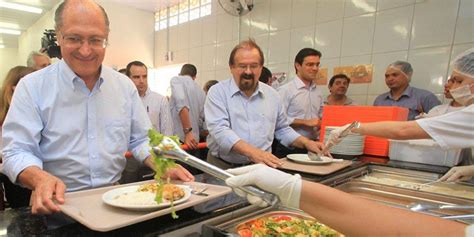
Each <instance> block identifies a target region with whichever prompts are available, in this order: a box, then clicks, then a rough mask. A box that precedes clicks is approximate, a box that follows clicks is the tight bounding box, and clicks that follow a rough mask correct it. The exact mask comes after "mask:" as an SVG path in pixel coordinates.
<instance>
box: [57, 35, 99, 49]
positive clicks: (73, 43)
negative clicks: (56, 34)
mask: <svg viewBox="0 0 474 237" xmlns="http://www.w3.org/2000/svg"><path fill="white" fill-rule="evenodd" d="M63 40H64V43H65V44H66V46H67V47H71V48H79V47H81V46H82V45H83V44H84V42H85V41H86V40H85V39H83V38H81V37H79V36H74V35H66V36H63ZM87 43H88V44H89V47H91V48H94V49H104V48H105V47H107V45H108V42H107V39H105V38H101V37H92V38H89V39H87Z"/></svg>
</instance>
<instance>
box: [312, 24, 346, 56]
mask: <svg viewBox="0 0 474 237" xmlns="http://www.w3.org/2000/svg"><path fill="white" fill-rule="evenodd" d="M341 36H342V19H339V20H336V21H329V22H324V23H320V24H317V25H316V33H315V34H314V47H315V48H316V49H317V50H320V51H321V53H323V57H329V58H331V57H339V56H341V40H342V37H341Z"/></svg>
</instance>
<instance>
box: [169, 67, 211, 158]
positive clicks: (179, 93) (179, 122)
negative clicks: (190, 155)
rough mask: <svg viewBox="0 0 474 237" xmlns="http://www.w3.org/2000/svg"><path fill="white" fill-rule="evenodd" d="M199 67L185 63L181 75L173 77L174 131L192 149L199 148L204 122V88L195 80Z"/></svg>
mask: <svg viewBox="0 0 474 237" xmlns="http://www.w3.org/2000/svg"><path fill="white" fill-rule="evenodd" d="M196 75H197V69H196V67H195V66H194V65H192V64H184V65H183V67H182V68H181V72H180V75H179V76H177V77H173V78H172V79H171V82H170V84H171V98H170V109H171V116H172V119H173V121H174V133H175V134H177V135H178V136H179V139H180V140H181V141H183V142H184V143H185V144H186V145H188V146H189V148H191V149H192V150H195V149H197V145H198V142H199V132H200V130H201V129H202V127H203V123H204V101H205V100H206V94H205V93H204V90H203V89H201V87H200V86H199V85H198V84H197V83H196V82H195V81H194V80H195V79H196Z"/></svg>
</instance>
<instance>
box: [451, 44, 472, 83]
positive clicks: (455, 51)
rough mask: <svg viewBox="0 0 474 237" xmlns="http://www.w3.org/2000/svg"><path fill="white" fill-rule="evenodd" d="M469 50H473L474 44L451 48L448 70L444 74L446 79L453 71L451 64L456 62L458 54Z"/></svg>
mask: <svg viewBox="0 0 474 237" xmlns="http://www.w3.org/2000/svg"><path fill="white" fill-rule="evenodd" d="M471 48H474V43H470V44H458V45H454V46H453V49H452V50H451V56H450V60H449V62H450V63H449V70H448V72H447V74H446V77H449V76H450V75H451V72H452V71H453V67H452V62H453V61H454V60H456V58H457V57H458V56H459V54H461V53H463V52H464V51H466V50H468V49H471Z"/></svg>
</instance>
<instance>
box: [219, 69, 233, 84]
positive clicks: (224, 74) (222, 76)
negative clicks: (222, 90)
mask: <svg viewBox="0 0 474 237" xmlns="http://www.w3.org/2000/svg"><path fill="white" fill-rule="evenodd" d="M230 77H232V74H231V73H230V69H229V67H227V68H225V69H219V70H216V76H215V78H216V79H215V80H218V81H222V80H226V79H229V78H230Z"/></svg>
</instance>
